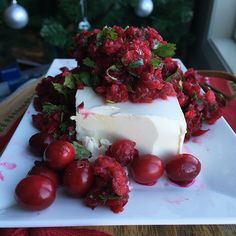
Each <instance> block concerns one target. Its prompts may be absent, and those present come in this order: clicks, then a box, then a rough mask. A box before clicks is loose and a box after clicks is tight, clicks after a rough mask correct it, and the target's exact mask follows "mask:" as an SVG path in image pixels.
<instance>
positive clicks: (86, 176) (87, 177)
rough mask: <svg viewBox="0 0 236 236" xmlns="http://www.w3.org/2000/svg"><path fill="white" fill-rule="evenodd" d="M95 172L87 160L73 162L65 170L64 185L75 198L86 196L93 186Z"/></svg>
mask: <svg viewBox="0 0 236 236" xmlns="http://www.w3.org/2000/svg"><path fill="white" fill-rule="evenodd" d="M93 180H94V171H93V167H92V166H91V165H90V163H89V162H88V161H87V160H80V161H73V162H72V163H70V165H69V166H68V167H67V168H66V169H65V172H64V176H63V185H64V187H65V190H66V192H67V193H69V194H70V195H72V196H75V197H83V196H85V195H86V194H87V193H88V191H89V190H90V188H91V187H92V185H93Z"/></svg>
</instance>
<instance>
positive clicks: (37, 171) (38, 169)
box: [28, 162, 60, 187]
mask: <svg viewBox="0 0 236 236" xmlns="http://www.w3.org/2000/svg"><path fill="white" fill-rule="evenodd" d="M28 175H42V176H45V177H47V178H49V179H50V180H51V181H52V182H53V183H54V185H55V187H57V186H58V185H59V183H60V180H59V176H58V174H57V172H56V171H55V170H53V169H51V168H50V167H48V166H47V165H46V163H44V162H36V163H35V166H33V167H32V169H31V170H30V171H29V173H28Z"/></svg>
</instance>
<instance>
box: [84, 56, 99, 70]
mask: <svg viewBox="0 0 236 236" xmlns="http://www.w3.org/2000/svg"><path fill="white" fill-rule="evenodd" d="M83 64H84V65H86V66H88V67H92V68H95V67H96V64H95V62H94V61H92V60H91V59H90V58H89V57H86V58H84V59H83Z"/></svg>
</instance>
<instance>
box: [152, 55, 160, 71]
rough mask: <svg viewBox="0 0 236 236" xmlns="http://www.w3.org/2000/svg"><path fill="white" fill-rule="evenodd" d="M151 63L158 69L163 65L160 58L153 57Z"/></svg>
mask: <svg viewBox="0 0 236 236" xmlns="http://www.w3.org/2000/svg"><path fill="white" fill-rule="evenodd" d="M150 63H151V65H152V66H153V68H154V69H157V68H158V67H159V66H160V65H161V63H162V61H161V60H159V59H158V58H155V57H153V58H152V59H151V61H150Z"/></svg>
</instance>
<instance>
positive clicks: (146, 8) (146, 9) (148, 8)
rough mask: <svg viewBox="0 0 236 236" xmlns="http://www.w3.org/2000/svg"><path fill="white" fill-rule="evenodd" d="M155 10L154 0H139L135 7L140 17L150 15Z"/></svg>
mask: <svg viewBox="0 0 236 236" xmlns="http://www.w3.org/2000/svg"><path fill="white" fill-rule="evenodd" d="M152 11H153V1H152V0H139V1H138V4H137V7H136V8H135V13H136V15H138V16H140V17H146V16H149V15H150V14H151V13H152Z"/></svg>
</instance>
